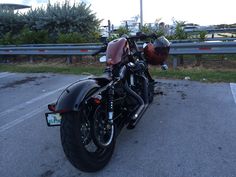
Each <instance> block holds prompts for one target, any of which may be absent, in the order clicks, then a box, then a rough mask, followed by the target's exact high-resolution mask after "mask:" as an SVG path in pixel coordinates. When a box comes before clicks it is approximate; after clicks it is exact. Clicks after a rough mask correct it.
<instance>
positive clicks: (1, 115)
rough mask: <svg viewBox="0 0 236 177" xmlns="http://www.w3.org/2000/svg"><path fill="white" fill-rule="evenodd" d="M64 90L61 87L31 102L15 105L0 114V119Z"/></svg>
mask: <svg viewBox="0 0 236 177" xmlns="http://www.w3.org/2000/svg"><path fill="white" fill-rule="evenodd" d="M65 88H66V86H63V87H61V88H59V89H57V90H53V91H51V92H48V93H45V94H42V95H40V96H39V97H36V98H33V99H31V100H29V101H27V102H25V103H23V104H20V105H17V106H14V107H12V108H10V109H7V110H5V111H3V112H1V113H0V118H1V117H3V116H5V115H7V114H9V113H11V112H15V111H17V110H19V109H23V108H26V107H27V106H28V105H29V104H32V103H35V102H36V101H39V100H42V99H43V98H45V97H48V96H50V95H52V94H54V93H56V92H59V91H61V90H64V89H65Z"/></svg>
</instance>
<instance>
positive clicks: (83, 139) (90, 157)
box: [60, 107, 115, 172]
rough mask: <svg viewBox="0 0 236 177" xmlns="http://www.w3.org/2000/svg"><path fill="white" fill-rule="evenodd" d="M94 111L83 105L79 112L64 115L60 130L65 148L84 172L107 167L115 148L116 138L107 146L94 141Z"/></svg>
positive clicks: (67, 154)
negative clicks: (101, 145)
mask: <svg viewBox="0 0 236 177" xmlns="http://www.w3.org/2000/svg"><path fill="white" fill-rule="evenodd" d="M85 110H86V111H85ZM93 112H94V111H92V110H91V109H90V110H89V109H88V108H84V109H83V107H82V108H81V109H80V110H79V111H78V112H69V113H65V114H63V115H62V122H61V129H60V132H61V143H62V147H63V150H64V152H65V154H66V157H67V158H68V160H69V161H70V162H71V164H72V165H73V166H75V167H76V168H78V169H79V170H81V171H84V172H95V171H98V170H100V169H102V168H103V167H105V165H106V164H107V163H108V162H109V160H110V158H111V156H112V154H113V151H114V148H115V138H113V140H112V143H111V144H110V145H109V146H108V147H106V148H102V147H99V146H97V145H96V143H94V141H93V135H92V131H91V129H92V126H91V121H92V120H93V119H91V118H92V116H93ZM90 146H91V147H90Z"/></svg>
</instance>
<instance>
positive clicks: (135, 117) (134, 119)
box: [125, 76, 148, 129]
mask: <svg viewBox="0 0 236 177" xmlns="http://www.w3.org/2000/svg"><path fill="white" fill-rule="evenodd" d="M140 77H142V79H143V85H144V86H145V87H144V90H143V93H144V99H143V98H142V97H141V96H139V95H138V94H137V93H136V92H134V91H133V90H132V89H131V88H130V87H129V86H128V83H127V82H126V83H125V90H126V91H127V92H128V93H129V94H130V95H132V96H133V98H135V99H136V100H137V101H138V103H139V107H138V109H137V111H136V112H135V113H134V114H133V115H132V116H131V122H130V123H129V125H128V126H127V128H128V129H132V128H134V127H135V126H136V124H137V123H138V122H139V120H140V119H141V117H142V115H143V113H144V112H145V111H146V109H147V107H148V87H147V84H148V80H147V78H145V77H143V76H140Z"/></svg>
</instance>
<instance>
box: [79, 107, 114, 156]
mask: <svg viewBox="0 0 236 177" xmlns="http://www.w3.org/2000/svg"><path fill="white" fill-rule="evenodd" d="M86 106H87V108H85V109H83V111H82V115H81V116H80V118H81V125H80V135H81V141H82V144H83V146H84V148H85V150H86V151H87V152H88V153H89V154H90V155H91V156H93V155H94V156H103V154H104V153H105V150H106V148H107V147H108V143H107V142H106V143H107V144H105V143H104V144H103V145H102V143H99V141H98V139H97V138H96V136H95V135H94V134H95V131H96V130H94V127H95V123H94V122H95V121H92V120H95V119H96V118H95V117H99V116H96V114H93V113H95V112H96V110H98V108H97V109H96V110H95V112H94V111H93V110H92V107H89V106H88V105H86ZM92 114H93V115H94V116H93V115H92ZM112 127H113V129H112V131H113V134H114V126H112ZM111 142H112V139H111V140H110V141H109V144H111Z"/></svg>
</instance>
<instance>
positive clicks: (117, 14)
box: [0, 0, 236, 26]
mask: <svg viewBox="0 0 236 177" xmlns="http://www.w3.org/2000/svg"><path fill="white" fill-rule="evenodd" d="M63 1H65V0H50V2H51V3H53V2H63ZM69 1H70V2H72V3H73V2H81V1H84V2H86V3H87V4H91V9H92V11H93V12H94V13H96V15H97V17H98V18H99V19H103V24H106V23H107V20H108V19H109V20H111V23H112V24H114V25H119V24H120V23H121V21H123V20H129V19H131V18H132V17H134V16H137V15H139V13H140V0H116V1H115V0H69ZM47 2H48V0H0V3H19V4H25V5H32V7H36V6H42V4H45V3H47ZM235 7H236V0H224V1H216V0H143V20H144V23H154V22H155V20H156V19H161V22H165V23H166V24H172V22H173V19H174V20H177V21H186V23H196V24H199V25H202V26H207V25H216V24H232V23H236V12H235Z"/></svg>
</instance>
